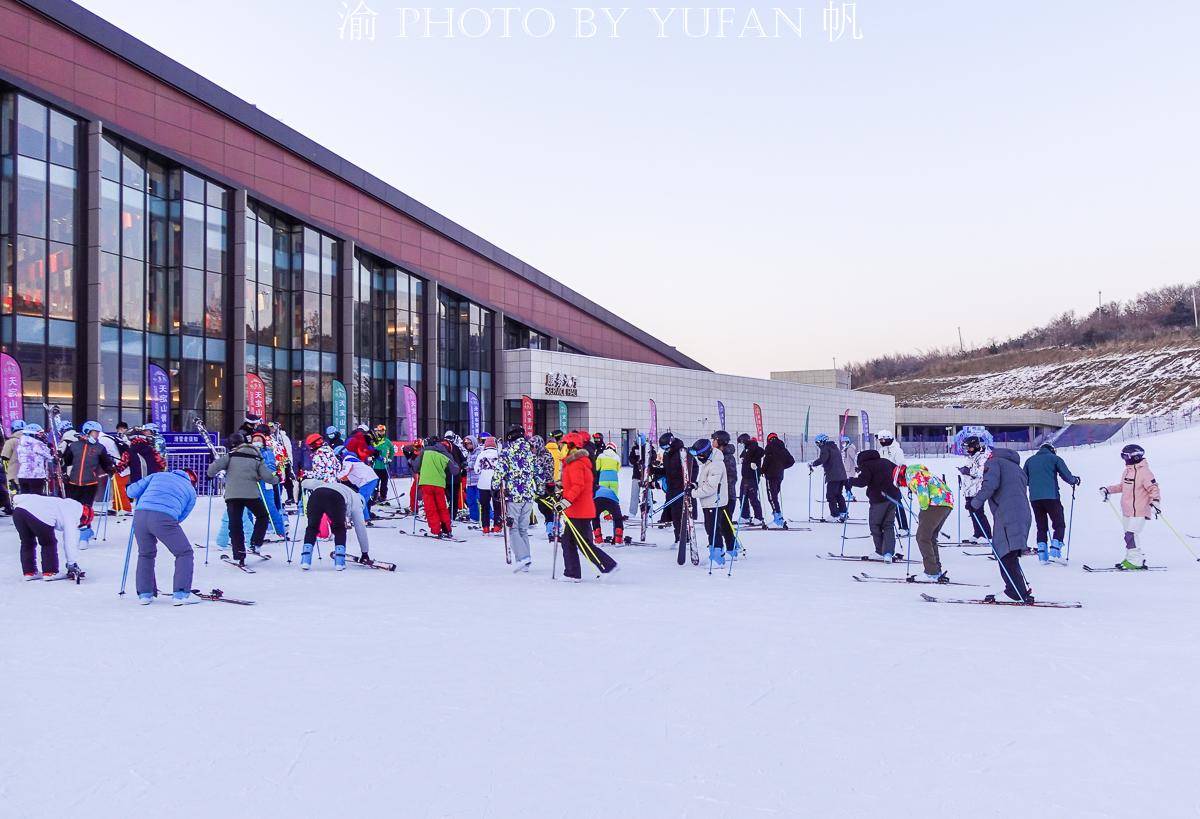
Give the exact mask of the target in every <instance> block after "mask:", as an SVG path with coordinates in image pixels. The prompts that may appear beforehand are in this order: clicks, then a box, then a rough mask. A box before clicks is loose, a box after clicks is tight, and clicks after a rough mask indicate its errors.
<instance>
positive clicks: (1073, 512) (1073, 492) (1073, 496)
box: [1063, 486, 1076, 563]
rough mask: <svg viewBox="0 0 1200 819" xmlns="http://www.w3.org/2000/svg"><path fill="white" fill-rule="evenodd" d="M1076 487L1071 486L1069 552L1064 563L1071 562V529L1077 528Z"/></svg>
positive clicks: (1068, 529)
mask: <svg viewBox="0 0 1200 819" xmlns="http://www.w3.org/2000/svg"><path fill="white" fill-rule="evenodd" d="M1075 489H1076V487H1074V486H1072V487H1071V512H1070V514H1069V515H1068V516H1067V554H1066V557H1064V558H1063V562H1064V563H1070V562H1071V531H1072V530H1073V529H1074V528H1075Z"/></svg>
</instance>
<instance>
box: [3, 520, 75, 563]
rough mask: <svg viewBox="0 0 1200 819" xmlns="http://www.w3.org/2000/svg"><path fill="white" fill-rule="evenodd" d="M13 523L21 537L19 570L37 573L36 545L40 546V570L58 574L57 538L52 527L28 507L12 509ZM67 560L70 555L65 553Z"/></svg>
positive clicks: (69, 559) (69, 558)
mask: <svg viewBox="0 0 1200 819" xmlns="http://www.w3.org/2000/svg"><path fill="white" fill-rule="evenodd" d="M13 525H14V526H16V527H17V534H18V535H20V537H21V572H22V574H37V561H36V560H35V557H36V554H37V547H38V546H41V551H42V571H43V572H49V573H51V574H58V539H57V538H56V537H55V536H54V527H53V526H51V525H50V524H48V523H45V522H44V521H41V520H39V519H38V518H37V517H36V516H35V515H34V514H33V513H32V512H30V511H29V510H28V509H14V510H13ZM67 561H68V562H70V561H71V556H70V555H67Z"/></svg>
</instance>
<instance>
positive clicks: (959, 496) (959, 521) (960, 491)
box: [955, 475, 963, 543]
mask: <svg viewBox="0 0 1200 819" xmlns="http://www.w3.org/2000/svg"><path fill="white" fill-rule="evenodd" d="M962 502H963V496H962V475H959V476H958V503H959V506H958V508H957V509H956V510H955V511H956V513H957V514H956V515H955V517H956V518H957V519H958V542H959V543H962Z"/></svg>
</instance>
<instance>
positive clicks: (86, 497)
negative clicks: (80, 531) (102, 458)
mask: <svg viewBox="0 0 1200 819" xmlns="http://www.w3.org/2000/svg"><path fill="white" fill-rule="evenodd" d="M99 486H100V484H98V483H82V484H81V483H67V497H68V498H70V499H71V500H76V501H79V502H80V503H81V504H83V518H82V519H81V520H80V523H81V524H82V525H83V526H91V525H92V517H93V512H92V505H93V504H95V502H96V489H97V487H99Z"/></svg>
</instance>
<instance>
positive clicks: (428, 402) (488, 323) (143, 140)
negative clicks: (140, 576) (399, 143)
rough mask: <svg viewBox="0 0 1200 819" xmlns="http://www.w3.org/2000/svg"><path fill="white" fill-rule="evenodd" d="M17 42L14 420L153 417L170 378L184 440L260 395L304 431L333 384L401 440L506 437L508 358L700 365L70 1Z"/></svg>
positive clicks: (34, 10) (3, 330) (274, 412)
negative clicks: (468, 434)
mask: <svg viewBox="0 0 1200 819" xmlns="http://www.w3.org/2000/svg"><path fill="white" fill-rule="evenodd" d="M0 23H2V24H3V25H2V26H0V350H2V352H4V353H7V354H8V355H9V356H11V358H12V360H14V361H15V362H16V363H17V364H18V365H19V367H20V380H19V385H18V387H19V400H20V409H19V410H11V408H10V410H9V414H13V413H17V412H19V413H21V414H23V415H24V416H25V417H26V418H27V419H28V420H35V421H39V422H41V421H44V418H45V413H44V409H43V404H58V405H60V406H62V408H63V412H64V414H66V415H68V416H70V417H72V418H76V419H82V418H85V417H87V418H96V419H97V420H100V421H101V422H102V423H103V424H104V425H105V426H106V427H111V426H113V425H115V424H116V422H117V421H118V420H125V421H127V422H138V421H143V420H146V419H148V418H149V417H150V416H151V414H152V407H151V402H152V400H155V399H154V396H156V395H158V396H161V395H163V391H162V390H161V389H159V390H155V389H154V386H155V384H156V383H161V379H162V378H163V377H164V376H163V374H165V378H166V380H167V382H168V384H169V386H168V388H167V391H166V395H167V396H168V397H167V399H166V400H167V402H169V406H168V407H167V408H166V411H165V417H166V418H167V419H168V421H167V423H168V424H169V426H170V427H171V428H172V429H175V430H181V429H186V428H187V427H188V426H189V424H190V420H191V419H192V418H193V417H199V418H202V419H203V420H204V421H205V422H206V423H207V425H208V426H209V428H210V429H217V430H225V431H228V430H229V429H231V428H233V427H235V426H236V425H237V424H238V423H239V422H240V420H241V418H242V416H243V414H244V413H245V411H246V408H247V384H248V379H250V380H253V379H254V377H257V378H258V379H261V380H262V385H263V390H262V391H263V393H264V394H265V411H266V414H267V415H268V416H269V417H273V418H276V419H278V420H279V421H281V422H282V423H283V424H284V425H285V427H286V428H288V429H289V430H292V431H293V432H302V431H309V430H315V429H319V428H321V427H323V426H324V425H327V424H329V423H330V422H331V421H332V420H333V413H334V407H333V403H334V395H335V386H336V385H339V384H340V385H341V386H342V387H344V388H345V390H346V395H347V398H348V402H347V403H348V420H349V422H350V423H356V422H364V423H371V424H377V423H382V424H384V425H386V426H387V427H388V429H389V431H390V432H391V434H392V435H393V436H394V437H397V438H404V437H406V432H407V431H408V430H410V429H415V430H416V431H417V432H418V433H419V434H428V433H430V432H433V431H441V430H443V429H446V428H453V429H458V430H464V431H465V430H467V429H468V428H469V426H470V425H471V424H472V419H473V418H475V419H477V421H476V422H477V423H480V424H481V425H482V426H483V427H484V428H491V429H493V430H499V429H500V427H501V425H502V424H503V423H504V421H505V416H506V414H507V415H508V416H509V417H510V418H511V416H512V413H513V404H512V399H511V397H507V396H506V393H505V388H504V379H505V374H504V372H503V366H504V360H505V357H504V356H503V355H502V354H503V352H504V351H506V350H514V349H525V350H538V351H552V352H563V353H570V354H582V355H587V356H596V357H603V358H608V359H617V360H620V361H628V362H639V363H644V364H654V365H666V366H671V367H681V368H688V369H703V368H702V367H701V366H700V365H699V364H697V363H696V362H695V361H692V360H691V359H690V358H688V357H687V356H685V355H683V354H681V353H680V352H679V351H677V350H675V348H673V347H670V346H668V345H666V344H664V343H663V342H661V341H659V340H658V339H655V338H653V337H652V336H650V335H648V334H647V333H645V332H644V331H643V330H641V329H639V328H637V327H634V326H632V325H631V324H629V323H628V322H625V321H624V320H622V319H620V318H619V317H617V316H616V315H614V314H612V313H610V312H609V311H607V310H605V309H604V308H603V307H600V306H599V305H597V304H595V303H593V302H591V301H589V300H587V299H585V298H584V297H582V296H580V295H579V294H577V293H575V292H573V291H571V290H570V289H569V288H566V287H564V286H563V285H562V284H560V283H559V282H556V281H555V280H553V279H551V278H550V277H549V276H547V275H546V274H544V273H542V272H540V271H538V270H536V269H534V268H532V267H531V266H529V265H527V264H525V263H524V262H522V261H521V260H519V259H517V258H515V257H513V256H512V255H511V254H508V253H506V252H505V251H503V250H501V249H500V248H498V247H496V246H495V245H492V244H490V243H488V242H486V241H485V240H483V239H481V238H480V237H478V236H476V235H475V234H473V233H471V232H470V231H469V230H467V229H466V228H464V227H462V226H460V225H458V224H456V223H454V222H452V221H451V220H449V219H447V218H446V217H444V216H442V215H440V214H438V213H436V212H434V211H432V210H430V209H429V208H427V207H426V206H424V205H422V204H421V203H419V202H416V201H414V200H413V199H411V198H410V197H408V196H406V195H405V194H403V193H402V192H400V191H398V190H396V189H395V188H392V187H391V186H389V185H387V184H386V183H384V182H382V181H381V180H379V179H377V178H375V177H373V176H372V175H370V174H369V173H368V172H366V171H365V170H363V169H361V168H358V167H356V166H354V165H353V164H351V163H349V162H347V161H346V160H344V159H342V158H341V157H339V156H337V155H335V154H333V153H332V152H330V151H328V150H327V149H325V148H323V147H321V146H320V145H317V144H316V143H313V142H312V141H311V140H309V139H307V138H305V137H304V136H302V135H301V134H299V133H297V132H295V131H293V130H292V129H290V128H288V127H287V126H285V125H283V124H282V123H281V122H279V121H277V120H275V119H272V118H271V117H268V116H266V115H265V114H263V113H262V112H261V111H259V110H258V109H256V108H255V107H254V106H252V105H249V104H248V103H246V102H244V101H242V100H240V99H238V98H236V97H234V96H233V95H231V94H229V93H228V92H226V91H224V90H223V89H221V88H218V87H217V86H215V85H213V84H212V83H210V82H208V81H207V80H205V79H204V78H203V77H200V76H199V75H197V74H195V73H194V72H192V71H189V70H188V69H186V68H184V67H183V66H181V65H179V64H178V63H176V62H174V61H172V60H171V59H169V58H168V57H166V56H164V55H163V54H160V53H158V52H156V51H154V50H153V49H152V48H150V47H149V46H147V45H146V44H145V43H142V42H140V41H138V40H136V39H135V38H133V37H132V36H130V35H129V34H127V33H125V32H123V31H121V30H120V29H117V28H116V27H114V26H112V25H111V24H109V23H107V22H105V21H104V20H102V19H100V18H99V17H96V16H95V15H93V14H91V13H90V12H88V11H86V10H85V9H83V8H82V7H80V6H79V5H77V4H75V3H72V2H69V0H0ZM10 381H11V379H10ZM254 383H255V384H257V381H254ZM5 387H6V388H8V389H17V388H18V387H13V386H12V383H6V384H5ZM414 398H415V400H414ZM414 404H415V408H414ZM518 404H519V402H518ZM157 408H158V407H155V409H157ZM476 408H477V409H476ZM551 410H554V411H556V410H555V408H554V407H551V408H550V409H547V410H546V412H545V413H544V414H546V417H547V419H549V417H550V414H551ZM7 420H9V421H11V419H7ZM547 423H549V420H548V421H547Z"/></svg>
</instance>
